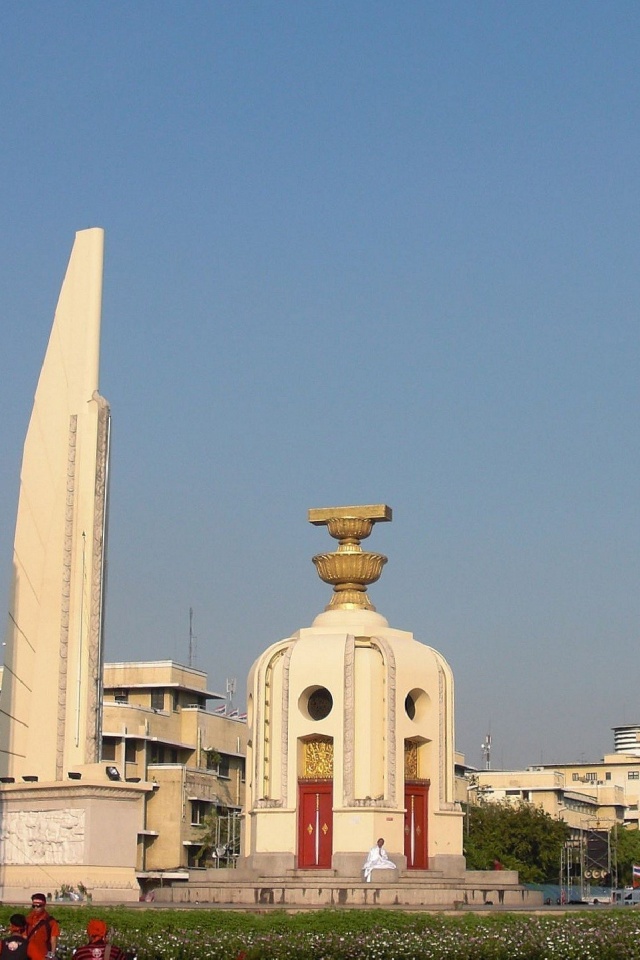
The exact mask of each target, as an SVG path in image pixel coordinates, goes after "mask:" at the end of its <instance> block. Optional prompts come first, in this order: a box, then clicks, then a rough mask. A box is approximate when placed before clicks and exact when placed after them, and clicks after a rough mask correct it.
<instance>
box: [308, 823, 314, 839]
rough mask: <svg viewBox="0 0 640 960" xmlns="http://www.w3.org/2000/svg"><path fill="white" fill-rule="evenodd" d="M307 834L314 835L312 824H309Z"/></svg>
mask: <svg viewBox="0 0 640 960" xmlns="http://www.w3.org/2000/svg"><path fill="white" fill-rule="evenodd" d="M307 833H308V834H309V836H311V834H312V833H313V826H312V824H309V826H308V827H307Z"/></svg>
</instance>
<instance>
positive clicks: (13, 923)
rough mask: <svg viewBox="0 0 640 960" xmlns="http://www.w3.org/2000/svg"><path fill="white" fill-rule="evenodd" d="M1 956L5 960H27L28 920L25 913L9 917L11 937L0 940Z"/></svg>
mask: <svg viewBox="0 0 640 960" xmlns="http://www.w3.org/2000/svg"><path fill="white" fill-rule="evenodd" d="M0 956H1V957H5V960H27V918H26V917H25V915H24V913H14V914H12V915H11V916H10V917H9V936H8V937H3V938H2V940H0Z"/></svg>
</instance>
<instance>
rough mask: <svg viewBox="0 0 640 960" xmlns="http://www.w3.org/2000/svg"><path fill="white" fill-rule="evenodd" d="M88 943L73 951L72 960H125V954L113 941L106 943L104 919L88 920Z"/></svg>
mask: <svg viewBox="0 0 640 960" xmlns="http://www.w3.org/2000/svg"><path fill="white" fill-rule="evenodd" d="M87 936H88V937H89V943H85V945H84V946H83V947H78V949H77V950H75V951H74V954H73V960H126V958H127V954H126V953H125V952H124V950H121V949H120V947H116V945H115V944H113V943H107V925H106V923H105V922H104V920H89V923H88V924H87Z"/></svg>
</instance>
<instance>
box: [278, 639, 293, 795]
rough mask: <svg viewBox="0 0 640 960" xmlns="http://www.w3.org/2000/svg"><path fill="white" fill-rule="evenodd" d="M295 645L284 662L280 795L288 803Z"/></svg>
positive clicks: (289, 650) (286, 652)
mask: <svg viewBox="0 0 640 960" xmlns="http://www.w3.org/2000/svg"><path fill="white" fill-rule="evenodd" d="M292 649H293V646H289V647H287V649H286V650H285V652H284V659H283V663H282V728H281V737H282V739H281V745H280V749H281V753H282V767H281V771H280V784H281V792H280V796H281V799H282V803H286V800H287V793H288V790H289V670H290V667H291V651H292Z"/></svg>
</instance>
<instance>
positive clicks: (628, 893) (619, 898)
mask: <svg viewBox="0 0 640 960" xmlns="http://www.w3.org/2000/svg"><path fill="white" fill-rule="evenodd" d="M611 897H612V902H613V903H618V904H620V905H621V906H625V907H635V906H636V904H638V903H640V887H635V888H634V887H625V888H624V890H613V891H612V894H611Z"/></svg>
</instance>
